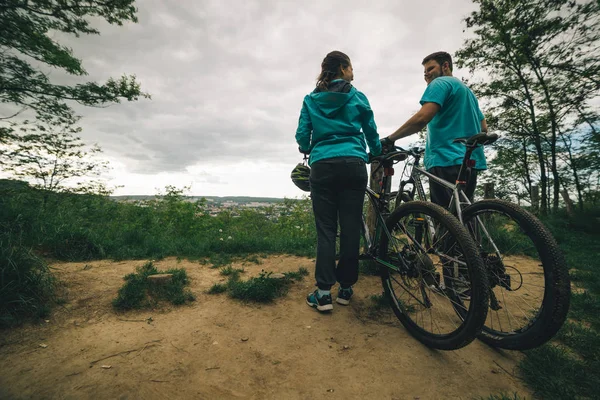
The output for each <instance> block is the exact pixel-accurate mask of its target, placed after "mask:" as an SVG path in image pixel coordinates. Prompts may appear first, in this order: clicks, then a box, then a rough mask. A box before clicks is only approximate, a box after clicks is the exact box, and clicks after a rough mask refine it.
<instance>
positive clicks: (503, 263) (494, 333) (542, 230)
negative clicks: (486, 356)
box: [463, 200, 571, 350]
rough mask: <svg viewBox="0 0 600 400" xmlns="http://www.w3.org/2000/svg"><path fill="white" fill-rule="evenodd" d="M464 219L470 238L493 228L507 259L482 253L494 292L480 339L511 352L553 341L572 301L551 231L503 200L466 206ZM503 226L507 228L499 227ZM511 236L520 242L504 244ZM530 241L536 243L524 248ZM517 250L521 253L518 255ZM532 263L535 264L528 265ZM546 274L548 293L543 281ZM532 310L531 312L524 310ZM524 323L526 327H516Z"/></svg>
mask: <svg viewBox="0 0 600 400" xmlns="http://www.w3.org/2000/svg"><path fill="white" fill-rule="evenodd" d="M477 216H479V220H477V219H476V217H477ZM500 216H501V217H500ZM463 221H464V223H465V225H466V226H467V227H468V228H469V229H470V231H471V234H474V229H473V227H474V226H476V225H474V224H483V225H484V226H486V229H488V230H492V231H493V233H492V234H491V235H490V236H491V237H492V239H493V240H494V242H497V243H496V246H497V248H498V249H499V251H500V254H501V255H502V257H501V258H502V259H501V260H499V257H497V256H493V255H492V256H490V254H489V253H488V254H482V258H483V259H484V264H485V267H486V272H487V273H488V279H489V282H490V290H491V292H490V310H489V311H488V317H487V320H486V324H485V326H484V328H483V330H482V332H481V334H480V339H481V340H483V341H484V342H486V343H488V344H490V345H492V346H495V347H499V348H504V349H511V350H526V349H531V348H534V347H537V346H540V345H542V344H543V343H545V342H547V341H548V340H550V339H551V338H552V337H553V336H554V335H555V334H556V333H557V332H558V330H559V329H560V327H561V326H562V325H563V323H564V322H565V319H566V317H567V313H568V311H569V303H570V298H571V286H570V279H569V273H568V269H567V266H566V262H565V259H564V256H563V254H562V252H561V251H560V248H559V246H558V244H557V242H556V240H554V238H553V237H552V235H551V233H550V232H549V231H548V229H547V228H546V227H545V226H544V225H543V224H542V223H541V222H540V221H539V220H538V219H537V218H536V217H535V216H534V215H533V214H531V213H529V212H528V211H526V210H524V209H522V208H521V207H518V206H517V205H515V204H512V203H510V202H507V201H504V200H483V201H479V202H476V203H474V204H472V205H470V206H468V207H466V208H465V209H464V210H463ZM494 221H495V222H494ZM500 224H501V225H502V226H497V225H500ZM498 229H499V230H498ZM480 233H481V232H479V233H477V235H480ZM494 234H495V235H497V236H498V237H497V238H495V237H494ZM477 235H475V238H476V241H478V245H479V246H480V250H481V251H482V252H484V253H487V251H488V250H489V248H485V244H484V242H485V241H486V240H487V239H486V238H485V237H483V236H480V237H477ZM507 235H509V236H514V237H516V239H514V240H513V241H509V239H504V242H503V237H506V236H507ZM527 239H529V240H530V241H531V243H528V244H527V245H525V242H526V241H527ZM513 242H514V243H517V242H518V243H519V246H522V248H523V250H511V249H509V247H510V245H511V244H512V243H513ZM518 251H520V253H521V254H517V252H518ZM512 254H515V255H512ZM511 258H512V259H511ZM528 259H530V260H533V262H528V263H526V261H527V260H528ZM499 261H500V262H499ZM539 262H541V269H540V265H539ZM519 263H520V264H519ZM536 265H537V267H536ZM499 271H500V272H499ZM502 271H504V272H502ZM542 271H543V283H544V284H543V289H542V288H541V286H542V285H541V282H542V280H541V278H540V277H539V276H540V275H541V273H542ZM503 277H509V278H505V279H503ZM515 280H516V282H515ZM526 280H527V281H526ZM542 290H543V296H542ZM494 293H495V294H494ZM536 299H538V300H537V302H539V303H540V304H539V307H537V305H536V304H535V303H536ZM539 299H541V301H540V300H539ZM494 304H495V306H494ZM527 306H529V307H531V308H532V309H531V310H524V309H523V308H524V307H527ZM493 308H497V310H494V309H493ZM511 308H512V309H511ZM521 314H523V315H521ZM511 319H512V322H511ZM519 320H521V321H522V324H523V326H519V327H516V326H515V325H517V323H518V322H519ZM495 321H496V322H495ZM501 321H504V326H502V324H501ZM494 322H495V324H494Z"/></svg>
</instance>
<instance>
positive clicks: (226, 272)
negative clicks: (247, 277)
mask: <svg viewBox="0 0 600 400" xmlns="http://www.w3.org/2000/svg"><path fill="white" fill-rule="evenodd" d="M243 272H244V269H243V268H239V269H238V268H233V267H232V266H231V265H228V266H227V267H223V268H221V271H220V272H219V273H220V274H221V275H223V276H229V277H231V278H232V279H234V280H237V279H238V278H239V276H240V274H241V273H243Z"/></svg>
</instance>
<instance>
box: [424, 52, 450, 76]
mask: <svg viewBox="0 0 600 400" xmlns="http://www.w3.org/2000/svg"><path fill="white" fill-rule="evenodd" d="M431 60H435V61H437V63H438V64H440V66H442V65H444V63H445V62H448V67H449V68H450V71H452V56H450V54H448V53H446V52H445V51H438V52H435V53H431V54H430V55H428V56H427V57H425V58H424V59H423V62H422V63H421V65H425V64H426V63H427V62H429V61H431Z"/></svg>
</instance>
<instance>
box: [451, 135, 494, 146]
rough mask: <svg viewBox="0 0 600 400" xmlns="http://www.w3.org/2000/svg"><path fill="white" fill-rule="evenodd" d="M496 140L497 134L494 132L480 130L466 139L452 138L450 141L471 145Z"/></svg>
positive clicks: (490, 142) (484, 144)
mask: <svg viewBox="0 0 600 400" xmlns="http://www.w3.org/2000/svg"><path fill="white" fill-rule="evenodd" d="M496 140H498V135H496V134H495V133H485V132H482V133H478V134H477V135H473V136H471V137H470V138H468V139H466V138H460V139H454V140H453V141H452V143H462V144H464V145H466V146H469V147H472V146H477V145H483V146H486V145H488V144H492V143H494V142H495V141H496Z"/></svg>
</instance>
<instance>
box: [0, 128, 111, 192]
mask: <svg viewBox="0 0 600 400" xmlns="http://www.w3.org/2000/svg"><path fill="white" fill-rule="evenodd" d="M80 132H81V128H80V127H77V126H75V125H72V124H62V123H60V122H56V121H53V122H52V121H48V122H46V123H45V124H40V123H37V124H34V125H31V124H24V125H21V126H20V127H18V128H16V129H14V130H13V133H12V134H11V135H12V136H13V138H12V140H11V144H10V145H8V146H6V145H5V146H0V149H2V147H3V148H4V149H3V150H4V151H3V152H2V151H1V150H0V157H2V158H3V159H4V160H3V163H4V169H5V171H7V172H10V173H12V174H13V175H14V176H16V177H19V178H25V179H27V180H31V179H33V181H34V182H35V183H36V186H38V187H40V188H41V189H44V190H49V191H61V190H64V189H67V188H68V189H69V190H70V191H75V192H86V193H87V192H90V191H91V192H95V193H98V192H99V193H102V194H106V188H105V186H104V184H103V183H102V182H101V181H99V180H97V179H95V178H97V177H99V176H101V175H102V173H104V172H106V171H107V169H108V163H107V162H106V161H103V160H101V159H99V158H98V155H99V154H100V153H101V152H102V150H101V149H100V147H98V145H94V146H91V147H88V146H86V145H85V144H84V143H83V142H82V140H81V138H80V137H79V136H77V134H78V133H80Z"/></svg>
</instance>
